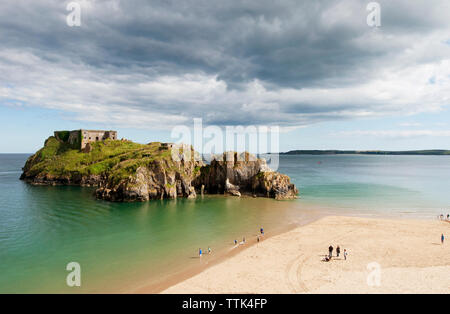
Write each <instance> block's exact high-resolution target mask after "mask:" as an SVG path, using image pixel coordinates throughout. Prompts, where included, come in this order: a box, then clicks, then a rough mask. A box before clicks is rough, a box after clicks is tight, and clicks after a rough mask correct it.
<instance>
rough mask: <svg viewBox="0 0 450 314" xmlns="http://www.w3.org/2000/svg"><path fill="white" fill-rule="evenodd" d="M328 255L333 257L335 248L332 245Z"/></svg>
mask: <svg viewBox="0 0 450 314" xmlns="http://www.w3.org/2000/svg"><path fill="white" fill-rule="evenodd" d="M328 253H329V254H328V255H329V256H330V258H331V257H332V256H333V246H332V245H330V246H329V247H328Z"/></svg>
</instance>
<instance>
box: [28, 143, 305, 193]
mask: <svg viewBox="0 0 450 314" xmlns="http://www.w3.org/2000/svg"><path fill="white" fill-rule="evenodd" d="M189 149H191V150H192V148H189ZM191 153H195V152H193V150H192V151H191ZM191 155H192V156H193V154H191ZM181 156H182V155H180V157H181ZM21 179H23V180H25V181H27V182H29V183H31V184H36V185H81V186H97V187H98V189H97V190H96V193H95V195H96V197H97V198H99V199H104V200H108V201H148V200H151V199H164V198H168V199H175V198H177V197H187V198H195V197H196V196H197V194H198V193H203V192H205V193H209V194H228V195H234V196H241V195H242V194H246V195H252V196H263V197H271V198H275V199H279V200H281V199H292V198H295V197H296V195H297V193H298V191H297V189H296V187H295V186H294V184H292V183H290V179H289V177H288V176H286V175H283V174H280V173H278V172H274V171H272V170H270V169H269V168H268V167H267V164H266V162H265V160H262V159H256V158H255V157H254V156H252V155H250V154H248V153H243V154H240V155H238V154H237V153H225V154H223V155H222V156H221V158H216V159H215V160H213V161H212V162H211V164H210V165H204V164H203V162H201V161H195V160H194V158H189V159H187V158H184V159H183V158H181V160H180V161H175V160H174V159H173V158H172V150H171V147H169V146H167V145H163V144H161V143H150V144H147V145H143V144H136V143H132V142H130V141H112V140H106V141H104V142H97V143H92V146H91V147H90V149H89V151H79V150H75V149H73V148H71V147H69V146H67V145H66V144H64V143H62V142H60V141H58V140H57V139H56V138H54V137H50V138H49V139H48V140H47V141H46V143H45V146H44V147H43V148H42V149H41V150H39V151H38V152H37V153H36V154H34V155H33V156H31V157H30V158H29V159H28V160H27V162H26V164H25V166H24V168H23V173H22V176H21Z"/></svg>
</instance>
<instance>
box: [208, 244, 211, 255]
mask: <svg viewBox="0 0 450 314" xmlns="http://www.w3.org/2000/svg"><path fill="white" fill-rule="evenodd" d="M208 254H211V248H210V247H209V246H208Z"/></svg>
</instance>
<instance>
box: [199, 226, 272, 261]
mask: <svg viewBox="0 0 450 314" xmlns="http://www.w3.org/2000/svg"><path fill="white" fill-rule="evenodd" d="M259 232H260V234H257V235H256V242H259V241H260V237H263V236H264V228H263V227H261V228H260V229H259ZM244 244H245V237H243V238H242V241H241V242H239V243H238V241H237V240H234V245H235V246H238V245H244ZM203 253H204V252H203V250H202V248H199V249H198V256H199V257H202V255H203ZM207 253H208V254H211V248H210V247H208V251H207Z"/></svg>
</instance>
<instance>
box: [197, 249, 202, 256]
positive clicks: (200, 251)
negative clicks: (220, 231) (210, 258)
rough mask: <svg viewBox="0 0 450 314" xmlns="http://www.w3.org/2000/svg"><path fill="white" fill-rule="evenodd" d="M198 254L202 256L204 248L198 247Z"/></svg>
mask: <svg viewBox="0 0 450 314" xmlns="http://www.w3.org/2000/svg"><path fill="white" fill-rule="evenodd" d="M198 256H199V257H202V249H201V248H199V249H198Z"/></svg>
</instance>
